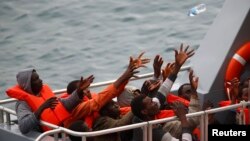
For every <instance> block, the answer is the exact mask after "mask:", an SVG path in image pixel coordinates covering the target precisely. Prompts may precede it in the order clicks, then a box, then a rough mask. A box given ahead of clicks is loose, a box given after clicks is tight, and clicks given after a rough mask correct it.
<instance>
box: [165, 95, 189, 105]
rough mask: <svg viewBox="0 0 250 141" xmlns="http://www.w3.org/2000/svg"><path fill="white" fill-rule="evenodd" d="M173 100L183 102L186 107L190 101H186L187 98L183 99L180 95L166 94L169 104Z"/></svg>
mask: <svg viewBox="0 0 250 141" xmlns="http://www.w3.org/2000/svg"><path fill="white" fill-rule="evenodd" d="M175 101H179V102H181V103H183V104H184V105H185V106H186V107H188V106H189V103H190V101H188V100H186V99H184V98H182V97H179V96H176V95H174V94H168V96H167V102H168V103H169V104H172V103H173V102H175Z"/></svg>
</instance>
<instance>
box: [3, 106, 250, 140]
mask: <svg viewBox="0 0 250 141" xmlns="http://www.w3.org/2000/svg"><path fill="white" fill-rule="evenodd" d="M249 105H250V101H248V102H241V103H239V104H234V105H229V106H225V107H220V108H214V109H210V110H205V111H199V112H195V113H190V114H187V117H188V118H189V117H195V116H200V121H201V122H200V130H201V140H202V141H208V130H207V129H208V115H209V114H212V113H218V112H223V111H226V110H231V109H236V108H238V107H242V108H245V107H246V106H249ZM0 111H2V112H4V113H5V114H6V123H10V121H11V120H10V114H12V115H15V116H16V112H15V111H13V110H11V109H9V108H5V107H3V106H0ZM244 114H245V113H244V112H243V115H244ZM173 120H178V118H177V117H176V116H173V117H169V118H164V119H158V120H153V121H149V122H142V123H137V124H131V125H126V126H122V127H116V128H111V129H106V130H100V131H93V132H76V131H72V130H69V129H67V128H64V127H60V126H56V125H53V124H50V123H48V122H44V121H41V122H40V123H41V125H45V126H48V127H50V128H52V129H53V130H50V131H47V132H44V133H42V134H41V135H39V136H38V137H37V138H36V141H41V140H42V139H43V138H44V137H46V136H50V135H54V140H55V141H58V140H59V138H58V136H59V134H62V135H61V137H62V138H61V140H63V141H64V140H66V137H67V135H66V134H68V135H72V136H78V137H82V141H86V138H87V137H94V136H99V135H105V134H110V133H115V132H119V131H125V130H130V129H135V128H142V130H143V141H152V126H153V125H154V124H159V123H165V122H169V121H173Z"/></svg>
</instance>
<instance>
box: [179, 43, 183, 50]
mask: <svg viewBox="0 0 250 141" xmlns="http://www.w3.org/2000/svg"><path fill="white" fill-rule="evenodd" d="M182 50H183V43H181V46H180V52H182Z"/></svg>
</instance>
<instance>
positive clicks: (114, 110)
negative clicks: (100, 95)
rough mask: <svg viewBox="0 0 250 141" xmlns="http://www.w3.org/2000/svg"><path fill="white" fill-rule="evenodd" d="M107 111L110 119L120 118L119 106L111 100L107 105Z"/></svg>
mask: <svg viewBox="0 0 250 141" xmlns="http://www.w3.org/2000/svg"><path fill="white" fill-rule="evenodd" d="M107 111H108V113H109V114H110V116H111V117H114V118H117V117H119V116H120V106H119V105H118V104H117V102H115V101H113V100H112V101H111V102H110V103H108V108H107Z"/></svg>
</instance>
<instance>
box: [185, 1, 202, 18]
mask: <svg viewBox="0 0 250 141" xmlns="http://www.w3.org/2000/svg"><path fill="white" fill-rule="evenodd" d="M205 11H206V5H205V4H199V5H196V6H195V7H193V8H191V9H190V10H189V11H188V16H190V17H193V16H196V15H198V14H200V13H202V12H205Z"/></svg>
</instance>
